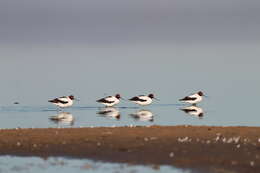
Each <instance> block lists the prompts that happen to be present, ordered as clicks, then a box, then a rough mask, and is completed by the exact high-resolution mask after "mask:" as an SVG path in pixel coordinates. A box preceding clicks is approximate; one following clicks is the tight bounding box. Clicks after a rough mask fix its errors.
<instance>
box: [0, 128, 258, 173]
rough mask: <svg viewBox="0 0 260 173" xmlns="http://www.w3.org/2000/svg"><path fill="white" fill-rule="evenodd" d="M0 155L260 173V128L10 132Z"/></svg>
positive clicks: (0, 133) (4, 133) (0, 138)
mask: <svg viewBox="0 0 260 173" xmlns="http://www.w3.org/2000/svg"><path fill="white" fill-rule="evenodd" d="M0 154H1V155H14V156H40V157H50V156H65V157H76V158H88V159H94V160H100V161H108V162H120V163H130V164H148V165H172V166H175V167H178V168H193V169H202V170H207V171H211V172H214V171H215V172H218V171H220V170H223V171H234V172H239V173H240V172H245V173H250V172H260V127H215V126H151V127H114V128H113V127H95V128H46V129H6V130H0Z"/></svg>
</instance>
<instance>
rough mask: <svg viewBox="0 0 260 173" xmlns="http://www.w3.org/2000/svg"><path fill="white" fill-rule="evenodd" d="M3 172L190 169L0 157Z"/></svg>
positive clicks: (178, 171) (98, 172) (110, 172)
mask: <svg viewBox="0 0 260 173" xmlns="http://www.w3.org/2000/svg"><path fill="white" fill-rule="evenodd" d="M0 167H1V168H0V171H1V172H11V173H12V172H21V173H23V172H24V173H31V172H39V173H41V172H48V173H55V172H63V173H69V172H78V173H81V172H93V173H103V172H107V173H117V172H126V173H142V172H144V173H146V172H147V173H148V172H149V173H150V172H151V173H156V172H160V171H162V172H166V173H168V172H171V173H189V172H190V171H189V170H182V169H177V168H174V167H172V166H153V165H151V166H140V165H128V164H114V163H104V162H94V161H91V160H88V159H70V158H62V157H50V158H46V159H43V158H38V157H12V156H1V157H0Z"/></svg>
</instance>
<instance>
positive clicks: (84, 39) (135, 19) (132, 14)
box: [0, 0, 260, 173]
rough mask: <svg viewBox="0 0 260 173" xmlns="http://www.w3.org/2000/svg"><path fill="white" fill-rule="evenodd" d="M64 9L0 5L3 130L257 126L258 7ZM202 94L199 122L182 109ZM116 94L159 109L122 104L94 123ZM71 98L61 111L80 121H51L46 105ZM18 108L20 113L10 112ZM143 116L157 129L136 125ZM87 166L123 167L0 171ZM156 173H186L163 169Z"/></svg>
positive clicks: (168, 4) (198, 1)
mask: <svg viewBox="0 0 260 173" xmlns="http://www.w3.org/2000/svg"><path fill="white" fill-rule="evenodd" d="M60 2H61V0H45V1H41V2H39V1H34V0H25V1H18V0H16V1H10V0H2V1H0V26H1V27H0V38H1V39H0V78H1V86H0V88H1V91H0V98H1V99H0V116H1V121H0V128H16V127H35V128H39V127H70V126H71V125H72V126H73V127H92V126H93V127H95V126H109V127H111V126H125V125H128V126H135V125H154V124H156V125H181V124H191V125H225V126H228V125H245V126H259V123H258V122H260V116H259V111H258V109H257V108H258V107H259V105H258V104H259V99H258V98H259V97H260V92H259V88H260V80H259V74H260V68H259V64H260V58H259V57H260V49H259V46H260V22H259V16H260V9H259V8H260V3H259V1H254V0H247V1H244V0H219V1H216V0H214V1H213V0H212V1H210V0H172V1H168V0H161V1H160V2H159V1H155V0H141V1H140V0H131V1H130V0H129V1H121V0H110V1H101V0H95V1H81V0H75V1H68V0H62V3H60ZM198 90H202V91H203V92H205V93H206V94H207V95H209V96H210V98H208V99H206V100H204V101H203V102H202V103H201V104H199V106H200V107H201V108H203V110H204V116H203V118H198V117H196V116H191V115H188V114H186V113H185V112H183V111H181V110H179V109H180V108H183V107H185V106H186V105H181V104H180V103H179V102H178V99H179V98H182V97H183V96H185V95H187V94H190V93H192V92H196V91H198ZM116 93H120V94H122V96H123V97H124V98H130V97H132V96H134V95H138V94H149V93H154V94H155V96H156V97H158V98H159V99H160V101H159V102H155V104H154V105H151V106H148V107H145V108H138V107H136V105H133V104H129V103H126V102H124V101H122V103H121V104H120V105H119V109H118V111H119V112H120V119H119V120H117V119H116V118H111V116H100V115H99V114H97V112H98V111H100V109H99V108H98V106H99V105H98V104H97V103H95V100H96V99H97V98H100V97H102V96H104V94H109V95H110V94H116ZM69 94H74V95H75V96H77V97H79V98H80V102H79V103H76V104H75V106H74V107H72V108H69V109H67V110H65V111H66V112H69V113H71V115H72V116H73V117H74V119H75V120H74V122H73V123H68V122H65V123H64V121H63V122H58V123H55V122H53V121H50V120H49V117H51V116H54V115H57V112H56V111H55V108H54V107H52V106H51V105H50V104H49V103H47V100H48V99H52V98H53V97H57V96H62V95H69ZM16 101H18V102H20V103H21V104H20V105H12V103H14V102H16ZM10 105H12V106H10ZM122 107H126V108H122ZM142 109H145V110H148V111H150V112H151V113H152V115H153V121H139V119H137V118H133V116H131V115H133V114H136V113H137V112H138V111H140V110H142ZM110 115H112V114H110ZM140 120H141V119H140ZM148 120H149V119H148ZM60 164H62V165H60ZM88 164H90V165H94V167H95V168H96V167H97V169H93V170H92V169H91V172H97V173H98V172H104V170H105V171H106V172H115V171H118V172H120V171H121V167H122V166H121V165H120V164H115V165H113V164H103V163H102V164H101V163H100V164H99V163H93V162H91V161H87V160H77V159H58V160H56V159H55V158H51V159H50V160H47V161H44V160H41V159H39V158H16V157H15V158H13V157H0V167H1V172H36V171H37V172H41V171H42V172H57V171H59V172H75V170H77V172H83V171H84V172H85V171H86V170H85V169H82V168H83V167H84V165H85V166H87V167H88ZM123 168H124V169H125V170H126V171H125V172H135V171H136V172H158V171H157V170H153V169H151V168H149V167H138V166H134V167H128V166H126V165H123ZM160 171H161V172H172V173H174V172H176V173H179V172H185V171H182V170H175V169H173V168H170V167H164V166H163V167H161V168H160Z"/></svg>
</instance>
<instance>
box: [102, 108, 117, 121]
mask: <svg viewBox="0 0 260 173" xmlns="http://www.w3.org/2000/svg"><path fill="white" fill-rule="evenodd" d="M97 114H99V115H101V116H104V117H109V118H113V119H117V120H119V119H120V112H119V110H118V109H116V108H114V107H105V108H102V109H101V110H100V111H98V112H97Z"/></svg>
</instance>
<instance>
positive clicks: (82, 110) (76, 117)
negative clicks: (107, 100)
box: [0, 98, 259, 128]
mask: <svg viewBox="0 0 260 173" xmlns="http://www.w3.org/2000/svg"><path fill="white" fill-rule="evenodd" d="M211 99H212V98H208V100H206V101H205V102H206V103H202V104H200V105H198V106H197V107H198V108H201V109H202V110H203V116H202V117H199V116H196V115H190V114H188V113H185V112H184V111H181V109H182V108H185V107H187V106H189V105H185V104H181V103H179V104H158V103H154V104H153V105H150V106H146V107H139V106H136V105H131V104H124V103H122V104H120V106H118V107H115V108H108V109H109V111H111V110H110V109H112V112H110V113H107V114H100V112H102V111H104V110H106V108H104V107H102V106H101V107H99V106H97V105H94V106H79V105H78V104H77V103H76V105H75V106H73V107H71V108H67V109H64V110H62V111H57V108H56V107H54V106H52V105H49V106H21V105H14V106H2V107H0V114H1V118H2V119H3V120H4V121H0V127H1V128H48V127H118V126H150V125H163V126H170V125H214V126H232V125H233V126H236V125H245V126H258V125H259V123H258V122H257V121H255V120H254V119H250V118H248V117H249V115H247V112H246V110H241V109H231V110H230V109H227V111H225V110H224V109H220V108H217V107H215V106H214V105H213V104H211V102H212V100H211ZM142 111H145V115H143V116H144V117H143V116H138V112H142ZM243 111H245V115H247V116H240V118H235V115H238V114H241V112H243ZM64 112H66V113H67V114H69V115H70V116H72V117H73V120H72V121H70V120H66V119H64V120H63V121H52V120H50V117H52V116H57V115H59V114H62V113H64ZM146 114H148V115H146Z"/></svg>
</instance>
